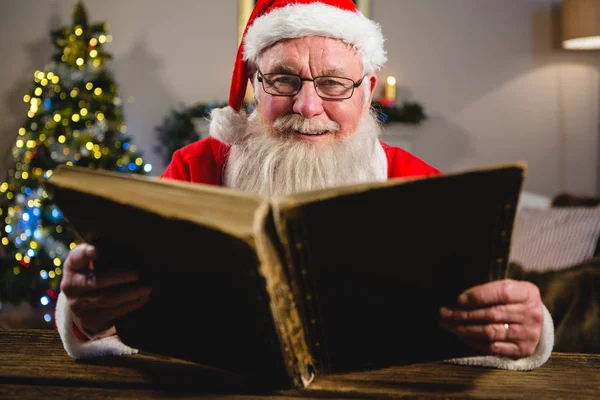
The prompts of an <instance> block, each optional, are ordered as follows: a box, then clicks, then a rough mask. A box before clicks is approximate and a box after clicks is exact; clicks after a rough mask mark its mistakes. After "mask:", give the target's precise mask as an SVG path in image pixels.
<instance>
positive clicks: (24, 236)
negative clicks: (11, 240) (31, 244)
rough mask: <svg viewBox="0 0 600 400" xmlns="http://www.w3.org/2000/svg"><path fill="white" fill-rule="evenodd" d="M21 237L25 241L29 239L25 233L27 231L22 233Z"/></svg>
mask: <svg viewBox="0 0 600 400" xmlns="http://www.w3.org/2000/svg"><path fill="white" fill-rule="evenodd" d="M19 238H20V239H21V240H23V241H25V240H27V236H26V235H25V233H21V234H20V235H19Z"/></svg>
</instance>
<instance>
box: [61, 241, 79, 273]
mask: <svg viewBox="0 0 600 400" xmlns="http://www.w3.org/2000/svg"><path fill="white" fill-rule="evenodd" d="M76 246H77V243H75V242H71V244H70V245H69V249H71V250H73V249H74V248H75V247H76ZM57 273H58V272H57ZM59 275H60V274H59Z"/></svg>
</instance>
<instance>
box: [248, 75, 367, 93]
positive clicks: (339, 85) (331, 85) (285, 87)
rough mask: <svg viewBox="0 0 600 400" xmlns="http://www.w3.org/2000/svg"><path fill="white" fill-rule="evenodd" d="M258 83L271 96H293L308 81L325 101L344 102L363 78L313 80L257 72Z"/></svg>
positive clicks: (323, 77)
mask: <svg viewBox="0 0 600 400" xmlns="http://www.w3.org/2000/svg"><path fill="white" fill-rule="evenodd" d="M258 73H259V75H258V81H259V82H260V83H262V87H263V90H264V91H265V92H266V93H268V94H270V95H271V96H287V97H291V96H295V95H296V94H297V93H298V92H300V89H302V83H303V82H305V81H310V82H312V83H313V84H314V85H315V90H316V92H317V95H319V97H320V98H322V99H325V100H345V99H349V98H350V97H352V95H353V94H354V89H355V88H357V87H359V86H360V85H361V84H362V82H363V80H364V79H365V77H364V76H363V77H362V79H361V80H360V81H358V82H354V81H353V80H352V79H350V78H343V77H340V76H317V77H316V78H315V79H308V78H302V77H301V76H299V75H294V74H263V73H262V72H260V71H258Z"/></svg>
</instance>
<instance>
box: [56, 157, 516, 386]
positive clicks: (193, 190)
mask: <svg viewBox="0 0 600 400" xmlns="http://www.w3.org/2000/svg"><path fill="white" fill-rule="evenodd" d="M525 171H526V166H525V164H522V163H514V164H506V165H498V166H492V167H487V168H481V169H474V170H469V171H463V172H457V173H450V174H447V175H443V176H437V177H427V178H411V179H392V180H388V181H386V182H378V183H366V184H357V185H347V186H340V187H336V188H332V189H327V190H320V191H312V192H305V193H300V194H297V195H292V196H285V197H274V198H271V199H267V198H262V197H259V196H256V195H252V194H248V193H243V192H240V191H236V190H233V189H228V188H222V187H216V186H209V185H203V184H193V183H188V182H177V181H172V180H166V179H159V178H155V177H148V176H139V175H124V174H118V173H110V172H106V171H101V170H91V169H87V168H78V167H64V166H60V167H58V168H57V169H56V170H55V172H54V175H53V176H52V177H50V178H49V179H48V180H47V181H45V182H44V185H45V188H46V189H47V191H48V192H49V193H50V195H51V199H52V200H53V201H54V202H55V204H56V205H57V206H58V208H59V209H60V210H61V211H62V212H63V214H64V215H65V217H66V218H67V220H68V221H69V223H70V224H72V226H73V227H74V228H75V229H76V230H77V231H78V233H79V234H80V235H81V237H82V238H83V239H85V240H86V241H87V242H89V243H92V244H94V245H95V246H96V247H97V249H98V254H99V260H98V264H97V265H96V268H97V269H99V268H109V267H112V268H117V267H120V266H128V267H131V268H136V269H137V270H139V271H140V273H141V275H142V279H144V280H147V281H148V282H150V283H151V284H152V285H153V287H154V289H153V293H152V298H151V300H150V302H149V303H147V304H146V305H145V306H144V307H143V308H141V309H139V310H138V311H136V312H134V313H132V314H129V315H128V316H126V317H124V318H122V319H121V320H119V321H118V323H117V324H116V326H117V331H118V334H119V336H120V338H121V340H123V342H124V343H126V344H128V345H130V346H132V347H135V348H138V349H140V350H142V351H148V352H153V353H159V354H164V355H169V356H173V357H179V358H183V359H187V360H191V361H194V362H197V363H200V364H204V365H208V366H212V367H216V368H219V369H223V370H227V371H230V372H233V373H235V374H238V375H240V376H247V377H251V378H252V380H255V381H256V382H261V383H264V384H266V385H268V386H271V387H280V388H286V387H287V388H289V387H304V386H306V385H308V384H309V383H310V381H311V380H312V379H313V377H314V376H315V374H320V373H334V372H342V371H343V372H348V371H353V370H364V369H369V368H380V367H385V366H389V365H398V364H404V363H412V362H418V361H431V360H440V359H447V358H451V357H459V356H468V355H474V354H475V353H474V352H473V351H472V350H469V349H467V347H466V346H464V345H462V344H461V343H460V342H459V341H458V340H457V339H456V338H455V336H453V335H452V334H450V333H447V332H445V331H443V330H441V329H440V328H439V327H438V315H439V308H440V307H441V306H442V305H452V304H454V302H455V300H456V298H457V296H458V295H459V294H460V293H461V292H462V291H463V290H465V289H467V288H469V287H472V286H474V285H477V284H481V283H485V282H488V281H490V280H495V279H502V278H505V277H506V276H507V265H508V263H507V256H508V253H509V248H510V239H511V233H512V226H513V221H514V217H515V209H516V205H517V202H518V200H519V195H520V192H521V188H522V184H523V180H524V176H525Z"/></svg>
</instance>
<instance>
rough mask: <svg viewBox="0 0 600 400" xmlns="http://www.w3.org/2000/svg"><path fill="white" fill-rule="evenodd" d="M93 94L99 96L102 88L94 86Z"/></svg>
mask: <svg viewBox="0 0 600 400" xmlns="http://www.w3.org/2000/svg"><path fill="white" fill-rule="evenodd" d="M94 94H95V95H96V96H100V95H101V94H102V88H96V90H94Z"/></svg>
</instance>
